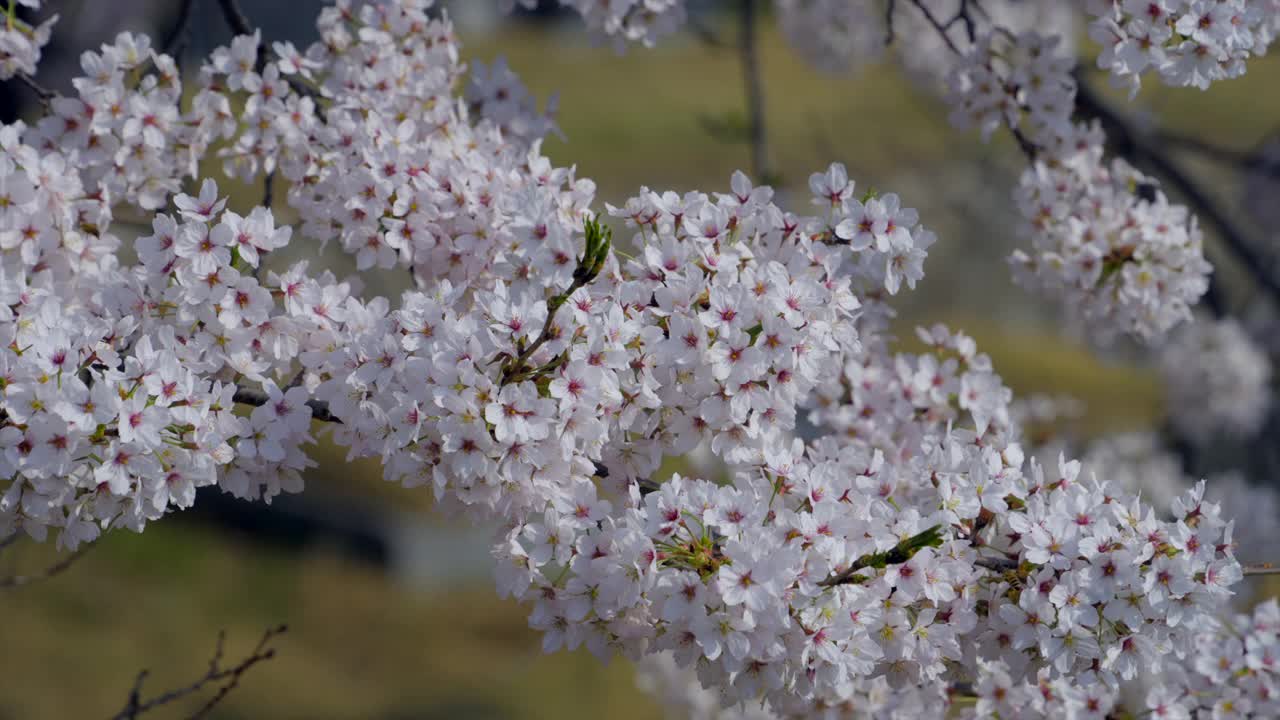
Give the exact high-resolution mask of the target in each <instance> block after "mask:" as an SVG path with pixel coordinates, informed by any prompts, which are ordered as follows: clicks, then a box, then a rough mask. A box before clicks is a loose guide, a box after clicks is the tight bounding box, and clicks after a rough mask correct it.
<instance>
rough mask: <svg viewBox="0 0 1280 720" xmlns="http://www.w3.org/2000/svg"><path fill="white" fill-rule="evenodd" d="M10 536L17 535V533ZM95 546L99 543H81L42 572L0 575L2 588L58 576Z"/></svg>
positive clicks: (5, 588) (19, 585)
mask: <svg viewBox="0 0 1280 720" xmlns="http://www.w3.org/2000/svg"><path fill="white" fill-rule="evenodd" d="M10 537H17V535H16V534H15V535H12V536H10ZM6 541H8V538H6ZM94 547H97V543H88V544H85V545H81V546H80V547H79V548H78V549H77V550H76V551H75V552H73V553H71V554H70V555H67V556H66V557H64V558H62V559H61V560H59V561H58V562H56V563H54V564H52V565H50V566H49V567H47V568H45V569H44V570H41V571H40V572H38V573H36V574H34V575H10V576H8V577H0V590H7V589H9V588H15V587H22V586H24V585H30V584H32V583H36V582H40V581H41V580H48V579H49V578H51V577H56V576H58V575H61V574H62V573H64V572H66V571H67V570H68V569H69V568H70V567H71V566H72V565H75V564H76V561H78V560H79V559H80V558H82V557H84V556H85V554H87V553H88V552H89V551H90V550H92V549H93V548H94Z"/></svg>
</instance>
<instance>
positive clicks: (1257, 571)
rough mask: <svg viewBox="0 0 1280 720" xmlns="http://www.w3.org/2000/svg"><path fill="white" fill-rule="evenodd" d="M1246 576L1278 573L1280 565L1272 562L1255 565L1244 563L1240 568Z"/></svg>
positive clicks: (1279, 572) (1279, 573)
mask: <svg viewBox="0 0 1280 720" xmlns="http://www.w3.org/2000/svg"><path fill="white" fill-rule="evenodd" d="M1241 569H1242V570H1243V571H1244V574H1245V575H1246V576H1249V575H1280V567H1276V566H1275V565H1274V564H1272V563H1258V564H1256V565H1245V566H1243V567H1242V568H1241Z"/></svg>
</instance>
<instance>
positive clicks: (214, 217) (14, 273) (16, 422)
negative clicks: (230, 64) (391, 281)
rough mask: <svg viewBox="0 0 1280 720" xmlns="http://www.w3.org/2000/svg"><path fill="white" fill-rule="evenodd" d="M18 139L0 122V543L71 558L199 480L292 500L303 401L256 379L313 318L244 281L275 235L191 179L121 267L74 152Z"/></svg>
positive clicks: (287, 355)
mask: <svg viewBox="0 0 1280 720" xmlns="http://www.w3.org/2000/svg"><path fill="white" fill-rule="evenodd" d="M20 132H21V128H20V127H18V126H6V127H4V128H0V148H3V151H4V154H3V155H2V156H0V197H3V198H4V202H3V203H0V208H3V212H0V238H3V242H0V247H3V249H4V252H3V254H0V259H2V261H3V262H2V264H0V277H3V279H4V282H3V288H4V292H3V296H4V297H5V305H4V315H5V322H4V324H3V325H0V333H3V337H2V338H0V339H2V340H3V346H4V348H3V350H0V367H3V374H2V375H0V388H2V389H3V396H2V397H0V416H2V417H3V424H2V425H0V447H3V449H4V454H3V459H2V460H0V468H2V469H0V473H2V474H4V475H5V476H7V477H9V478H11V482H10V483H9V485H8V486H7V487H6V489H5V493H4V495H3V498H2V499H0V525H3V527H4V530H5V532H11V531H13V530H15V529H21V530H23V531H25V532H26V533H28V534H30V535H31V536H32V537H36V538H43V537H44V536H45V534H46V533H47V530H48V528H57V529H58V530H59V533H60V534H59V542H60V544H62V545H65V546H68V547H75V546H76V545H78V544H79V543H81V542H84V541H88V540H93V539H94V538H96V537H97V535H98V533H99V531H100V530H101V529H103V528H106V527H128V528H131V529H134V530H141V529H142V527H143V525H144V524H145V523H146V522H147V521H149V520H155V519H158V518H159V517H161V516H163V515H164V514H165V513H166V512H167V511H169V510H170V509H171V508H184V507H189V506H190V505H191V503H192V501H193V500H194V493H195V489H196V488H197V487H200V486H204V485H211V484H215V483H217V484H220V485H221V486H222V487H223V489H224V490H226V491H228V492H231V493H234V494H236V495H237V496H240V497H245V498H253V499H257V498H266V499H269V498H270V497H271V496H272V495H274V494H276V493H278V492H280V491H281V490H282V489H284V490H298V489H301V476H300V474H299V473H300V471H301V470H303V469H304V468H306V467H307V466H308V465H309V464H310V461H309V460H307V458H306V456H305V455H304V454H303V453H302V451H301V450H300V449H299V448H298V446H299V444H300V443H303V442H305V441H308V440H310V436H309V435H308V431H309V427H310V419H311V410H310V409H309V408H308V407H307V405H306V398H307V392H306V391H305V390H304V389H302V388H290V389H287V390H282V389H280V388H279V387H278V386H277V385H276V384H275V383H274V382H273V381H272V379H271V378H270V377H268V373H270V372H271V371H279V370H281V369H283V368H287V367H288V363H289V361H290V360H292V359H293V358H294V357H295V356H296V355H297V353H298V351H299V346H300V342H299V338H300V337H315V336H316V335H315V334H316V333H322V332H323V329H324V328H323V324H324V323H325V322H327V321H326V320H325V319H324V318H315V316H314V315H313V313H312V312H311V311H312V308H311V307H310V306H304V305H301V304H296V303H295V304H292V305H290V307H289V308H288V309H286V310H284V311H283V312H282V310H281V308H280V307H279V303H278V298H279V297H280V296H281V294H282V293H283V292H284V288H283V287H281V286H280V285H279V284H275V283H269V285H270V286H271V289H268V288H267V287H264V286H263V285H262V284H260V283H259V281H258V279H257V278H256V277H255V276H254V274H252V273H251V272H250V271H251V269H252V268H255V267H257V265H258V257H259V254H262V253H266V252H270V251H271V250H274V249H276V248H278V247H281V246H282V245H283V244H284V243H286V242H287V241H288V239H289V235H290V228H287V227H285V228H276V227H275V226H274V222H273V220H272V218H271V214H270V213H269V212H267V211H265V210H262V209H258V210H256V211H255V212H253V213H251V214H250V215H249V216H248V217H241V216H239V215H237V214H235V213H232V212H230V211H224V210H223V207H224V203H225V201H224V200H220V199H218V198H217V195H216V193H217V190H216V186H215V185H214V183H213V182H212V181H205V185H204V187H203V189H202V191H201V193H200V196H199V197H190V196H187V195H178V196H177V197H176V198H174V204H175V205H176V207H177V208H178V210H179V214H180V220H179V219H175V218H173V217H171V216H169V215H164V214H161V215H157V216H156V217H155V219H154V221H153V228H154V231H155V232H154V234H152V235H149V236H147V237H144V238H140V239H139V240H138V241H137V243H136V246H135V247H136V251H137V254H138V256H139V259H140V264H139V265H137V266H132V267H123V266H121V265H120V264H119V261H118V259H117V256H116V252H117V251H118V250H119V248H120V244H121V243H120V240H119V239H118V238H117V237H116V236H115V235H113V234H112V233H111V229H110V226H111V221H112V216H111V208H110V207H109V206H108V205H107V204H106V203H105V202H104V201H103V195H104V193H101V192H98V193H93V194H88V192H87V190H86V187H85V183H84V182H83V181H82V179H81V177H80V176H79V174H78V172H77V169H76V166H75V163H74V159H75V158H76V155H75V151H74V150H73V151H72V153H71V155H70V158H67V157H64V156H63V155H60V154H57V153H50V152H45V153H41V152H40V151H38V150H36V149H35V148H34V147H32V146H29V145H25V144H22V143H21V142H20V140H19V139H18V137H19V134H20ZM242 271H243V272H242ZM295 274H296V273H295ZM272 278H273V280H274V275H272ZM296 282H297V286H298V287H299V288H301V287H303V285H304V282H303V281H302V278H301V277H300V276H299V277H298V279H297V281H296ZM312 284H313V285H314V283H312ZM290 315H293V317H289V316H290ZM308 318H314V321H313V322H309V321H308ZM239 378H244V379H246V380H252V381H256V382H259V383H261V384H262V386H263V387H264V388H265V394H266V402H265V403H264V404H262V405H261V407H258V408H256V409H255V410H254V411H253V413H252V414H251V415H250V416H249V417H247V418H246V417H241V416H239V415H237V414H235V413H234V412H233V410H234V401H235V397H236V392H237V387H236V385H235V382H234V381H235V380H237V379H239Z"/></svg>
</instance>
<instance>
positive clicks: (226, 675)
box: [111, 625, 289, 720]
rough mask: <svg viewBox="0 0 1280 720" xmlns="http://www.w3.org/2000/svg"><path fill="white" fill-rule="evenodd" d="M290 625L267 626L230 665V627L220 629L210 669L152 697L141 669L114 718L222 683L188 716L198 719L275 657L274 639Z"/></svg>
mask: <svg viewBox="0 0 1280 720" xmlns="http://www.w3.org/2000/svg"><path fill="white" fill-rule="evenodd" d="M288 629H289V628H288V626H285V625H277V626H275V627H271V628H267V630H266V631H265V632H263V633H262V638H261V639H260V640H258V644H257V645H256V646H255V647H254V648H253V652H251V653H250V654H249V655H247V656H246V657H245V658H244V659H242V660H241V661H240V662H238V663H236V664H235V665H232V666H229V667H223V666H222V655H223V645H224V642H225V641H226V631H222V632H219V633H218V644H217V646H216V647H215V648H214V651H213V657H212V658H210V660H209V669H208V670H207V671H206V672H205V674H204V675H203V676H201V677H200V678H199V679H197V680H196V681H194V682H192V683H190V684H189V685H186V686H184V687H180V688H177V689H176V690H170V691H168V692H165V693H162V694H160V695H157V696H155V697H153V698H151V699H150V700H146V701H143V700H142V683H143V681H145V680H146V678H147V671H146V670H143V671H141V672H139V673H138V679H137V680H135V681H134V683H133V689H132V690H131V691H130V692H129V700H128V702H127V703H126V704H125V707H124V709H123V710H121V711H120V712H118V713H116V714H115V715H113V716H112V717H111V720H133V719H134V718H136V717H138V716H139V715H142V714H143V713H147V712H150V711H152V710H155V709H156V708H159V707H163V706H165V705H168V704H169V703H172V702H174V701H177V700H181V699H183V698H186V697H188V696H190V695H194V694H196V693H199V692H202V691H203V690H205V689H207V688H209V687H212V686H215V685H216V686H218V689H217V691H216V692H214V694H213V696H212V697H211V698H209V700H208V702H206V703H205V704H204V705H202V706H201V707H200V709H199V710H196V711H195V712H194V713H192V714H191V715H189V716H187V717H188V720H198V719H199V718H203V717H206V716H207V715H208V714H209V713H210V712H211V711H212V710H213V709H214V708H215V707H217V705H218V704H219V703H221V702H222V701H223V700H225V699H226V697H227V695H229V694H230V693H231V691H232V690H235V689H236V687H237V686H239V684H240V678H241V677H242V676H243V675H244V674H245V673H246V672H248V671H249V669H250V668H252V667H253V666H254V665H257V664H258V663H260V662H262V661H264V660H270V659H271V658H273V657H275V655H276V650H275V648H274V647H271V642H272V641H273V640H274V639H276V638H277V637H278V636H280V635H282V634H283V633H285V632H287V631H288Z"/></svg>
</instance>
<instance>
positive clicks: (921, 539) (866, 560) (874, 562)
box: [818, 525, 942, 587]
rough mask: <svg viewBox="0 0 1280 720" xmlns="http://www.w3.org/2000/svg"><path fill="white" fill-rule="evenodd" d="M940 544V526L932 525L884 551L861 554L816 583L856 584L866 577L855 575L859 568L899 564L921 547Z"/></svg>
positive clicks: (912, 555) (828, 584)
mask: <svg viewBox="0 0 1280 720" xmlns="http://www.w3.org/2000/svg"><path fill="white" fill-rule="evenodd" d="M941 544H942V526H941V525H934V526H933V527H931V528H929V529H928V530H925V531H923V532H919V533H916V534H915V535H912V536H911V537H909V538H907V539H906V540H903V541H901V542H899V543H898V544H897V545H895V546H894V547H892V548H889V549H888V550H885V551H884V552H878V553H869V554H867V555H863V556H862V557H860V558H858V559H857V560H855V561H853V564H852V565H850V566H849V567H847V568H845V569H844V570H842V571H840V572H838V573H832V574H831V575H828V576H827V577H826V578H824V579H823V580H820V581H818V585H821V586H822V587H835V586H836V585H856V584H858V583H860V582H862V581H864V580H866V579H867V578H866V577H864V576H859V575H857V573H858V571H859V570H863V569H865V568H876V569H881V568H884V567H887V566H889V565H901V564H903V563H905V562H907V561H908V560H910V559H911V558H912V557H914V556H915V554H916V552H918V551H919V550H920V549H921V548H926V547H938V546H939V545H941Z"/></svg>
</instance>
